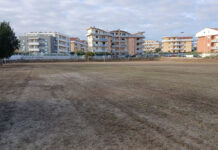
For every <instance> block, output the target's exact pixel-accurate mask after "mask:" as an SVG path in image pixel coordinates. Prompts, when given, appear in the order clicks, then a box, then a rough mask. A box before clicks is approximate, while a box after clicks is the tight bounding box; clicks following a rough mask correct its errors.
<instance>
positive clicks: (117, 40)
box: [112, 39, 126, 42]
mask: <svg viewBox="0 0 218 150" xmlns="http://www.w3.org/2000/svg"><path fill="white" fill-rule="evenodd" d="M112 42H126V40H119V39H113V40H112Z"/></svg>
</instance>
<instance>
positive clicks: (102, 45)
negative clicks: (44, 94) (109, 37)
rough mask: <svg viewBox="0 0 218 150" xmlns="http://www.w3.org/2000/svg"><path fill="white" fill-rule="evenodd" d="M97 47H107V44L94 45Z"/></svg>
mask: <svg viewBox="0 0 218 150" xmlns="http://www.w3.org/2000/svg"><path fill="white" fill-rule="evenodd" d="M93 46H95V47H107V46H108V45H107V44H93Z"/></svg>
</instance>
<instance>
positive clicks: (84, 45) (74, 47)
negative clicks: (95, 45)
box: [70, 38, 88, 52]
mask: <svg viewBox="0 0 218 150" xmlns="http://www.w3.org/2000/svg"><path fill="white" fill-rule="evenodd" d="M70 51H71V52H75V51H83V52H87V51H88V42H87V41H85V40H80V39H79V38H70Z"/></svg>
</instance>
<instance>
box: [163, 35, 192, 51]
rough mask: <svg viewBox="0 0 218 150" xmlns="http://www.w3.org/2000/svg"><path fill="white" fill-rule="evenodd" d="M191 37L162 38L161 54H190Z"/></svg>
mask: <svg viewBox="0 0 218 150" xmlns="http://www.w3.org/2000/svg"><path fill="white" fill-rule="evenodd" d="M192 42H193V37H191V36H170V37H163V38H162V52H170V53H180V52H192V46H193V45H192Z"/></svg>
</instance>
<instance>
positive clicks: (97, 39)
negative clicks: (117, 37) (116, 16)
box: [93, 38, 107, 42]
mask: <svg viewBox="0 0 218 150" xmlns="http://www.w3.org/2000/svg"><path fill="white" fill-rule="evenodd" d="M93 40H94V41H103V42H107V39H104V38H93Z"/></svg>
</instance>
